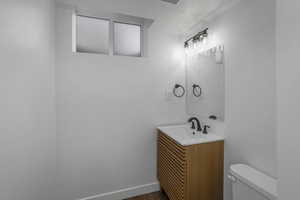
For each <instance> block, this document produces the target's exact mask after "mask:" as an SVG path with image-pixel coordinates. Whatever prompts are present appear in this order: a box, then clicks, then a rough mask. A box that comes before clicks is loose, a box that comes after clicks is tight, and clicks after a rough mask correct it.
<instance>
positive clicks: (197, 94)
mask: <svg viewBox="0 0 300 200" xmlns="http://www.w3.org/2000/svg"><path fill="white" fill-rule="evenodd" d="M193 95H194V96H195V97H201V95H202V88H201V87H200V86H199V85H196V84H194V85H193Z"/></svg>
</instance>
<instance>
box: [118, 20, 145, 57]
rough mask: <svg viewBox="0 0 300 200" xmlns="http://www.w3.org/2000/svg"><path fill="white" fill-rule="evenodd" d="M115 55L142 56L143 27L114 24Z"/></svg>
mask: <svg viewBox="0 0 300 200" xmlns="http://www.w3.org/2000/svg"><path fill="white" fill-rule="evenodd" d="M114 54H115V55H122V56H136V57H140V56H141V26H139V25H133V24H125V23H119V22H115V23H114Z"/></svg>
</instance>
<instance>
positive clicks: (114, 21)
mask: <svg viewBox="0 0 300 200" xmlns="http://www.w3.org/2000/svg"><path fill="white" fill-rule="evenodd" d="M116 23H118V24H126V25H132V26H139V27H140V55H139V56H129V55H120V54H116V52H115V50H116V49H115V29H114V28H115V24H116ZM112 26H113V30H112V31H113V32H112V37H113V55H115V56H129V57H143V56H144V50H143V49H144V28H143V27H144V26H143V25H141V24H138V23H132V22H122V21H117V20H113V24H112Z"/></svg>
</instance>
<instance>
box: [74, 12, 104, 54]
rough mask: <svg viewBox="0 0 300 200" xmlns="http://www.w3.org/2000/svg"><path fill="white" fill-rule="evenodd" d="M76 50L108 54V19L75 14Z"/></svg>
mask: <svg viewBox="0 0 300 200" xmlns="http://www.w3.org/2000/svg"><path fill="white" fill-rule="evenodd" d="M77 51H78V52H87V53H105V54H108V52H109V21H108V20H104V19H97V18H92V17H84V16H77Z"/></svg>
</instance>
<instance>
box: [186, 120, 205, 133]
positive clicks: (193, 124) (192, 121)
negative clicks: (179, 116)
mask: <svg viewBox="0 0 300 200" xmlns="http://www.w3.org/2000/svg"><path fill="white" fill-rule="evenodd" d="M188 122H189V123H192V127H191V128H192V129H195V122H196V124H197V129H196V130H197V131H199V132H201V131H202V127H201V124H200V121H199V119H198V118H197V117H191V118H190V119H189V120H188Z"/></svg>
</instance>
